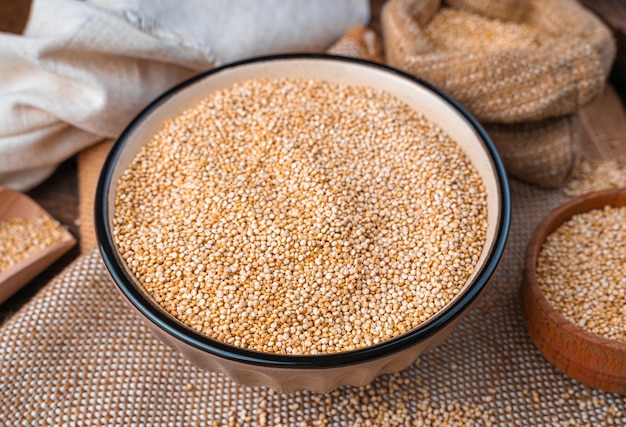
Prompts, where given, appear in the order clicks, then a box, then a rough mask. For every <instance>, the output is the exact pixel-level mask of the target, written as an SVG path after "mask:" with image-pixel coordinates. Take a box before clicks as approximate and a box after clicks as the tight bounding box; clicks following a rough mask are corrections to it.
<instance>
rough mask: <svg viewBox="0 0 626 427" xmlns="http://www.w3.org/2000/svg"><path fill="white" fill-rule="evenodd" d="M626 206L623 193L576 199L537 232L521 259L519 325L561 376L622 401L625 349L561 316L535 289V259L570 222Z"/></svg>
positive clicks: (552, 214)
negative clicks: (578, 216)
mask: <svg viewBox="0 0 626 427" xmlns="http://www.w3.org/2000/svg"><path fill="white" fill-rule="evenodd" d="M607 205H608V206H613V207H620V206H626V188H623V189H618V190H607V191H601V192H595V193H590V194H585V195H583V196H580V197H576V198H574V199H572V200H570V201H569V202H567V203H565V204H563V205H561V206H559V207H558V208H556V209H555V210H553V211H552V212H550V213H549V214H548V215H547V216H546V218H545V219H544V220H543V221H542V222H541V223H540V224H539V225H538V226H537V228H536V229H535V231H534V233H533V235H532V238H531V240H530V242H529V244H528V248H527V250H526V258H525V271H524V283H523V286H522V308H523V316H524V323H525V325H526V329H527V330H528V333H529V334H530V337H531V338H532V340H533V341H534V343H535V345H536V346H537V348H539V350H540V351H541V353H543V355H544V356H545V358H546V359H548V360H549V361H550V362H551V363H552V364H553V365H554V366H556V367H557V368H558V369H559V370H561V371H562V372H564V373H565V374H566V375H568V376H570V377H572V378H574V379H576V380H578V381H580V382H582V383H584V384H586V385H588V386H590V387H594V388H599V389H602V390H605V391H608V392H613V393H620V394H625V395H626V343H624V342H620V341H615V340H610V339H607V338H604V337H601V336H599V335H596V334H593V333H591V332H588V331H586V330H584V329H582V328H581V327H579V326H578V325H576V324H574V323H573V322H571V321H570V320H568V319H566V318H565V317H564V316H563V315H561V314H560V313H559V312H558V311H557V310H556V309H555V308H554V307H553V306H552V305H551V304H550V303H549V302H548V300H547V299H546V297H545V296H544V294H543V292H542V291H541V289H540V288H539V284H538V283H537V275H536V270H535V268H536V265H537V257H538V255H539V251H540V249H541V246H542V245H543V243H544V241H545V239H546V237H547V236H548V235H549V234H550V233H552V232H553V231H554V230H556V229H557V228H558V227H559V226H560V225H561V224H562V223H563V222H565V221H567V220H568V219H570V218H571V217H572V216H574V215H576V214H579V213H582V212H586V211H590V210H593V209H599V208H602V207H604V206H607Z"/></svg>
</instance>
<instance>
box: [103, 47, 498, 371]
mask: <svg viewBox="0 0 626 427" xmlns="http://www.w3.org/2000/svg"><path fill="white" fill-rule="evenodd" d="M256 61H260V63H261V65H264V64H263V61H268V62H267V64H273V62H274V61H285V62H286V63H287V64H289V63H290V61H293V62H294V63H299V61H302V62H304V63H306V62H307V61H316V62H317V61H320V64H321V65H322V66H323V67H325V66H329V67H330V68H329V69H331V74H330V77H328V76H322V77H320V78H317V77H316V72H313V71H310V69H309V68H307V70H309V71H305V72H300V73H298V72H296V73H295V74H294V75H291V74H289V73H286V74H285V75H280V74H281V73H280V72H278V73H276V72H274V71H269V72H265V75H263V72H262V73H261V75H260V76H257V75H256V73H251V74H250V75H247V74H246V73H243V74H246V76H245V78H244V77H243V76H239V75H237V76H236V77H235V78H225V80H226V82H221V83H220V84H218V85H217V86H215V87H212V88H210V90H207V91H206V92H205V95H204V96H198V95H197V94H194V95H193V96H192V97H191V98H193V99H194V102H190V101H189V100H188V99H186V100H185V101H184V102H180V103H179V104H180V105H177V106H176V107H175V108H173V109H172V111H169V112H167V113H162V114H161V115H160V116H159V114H158V113H160V112H161V110H163V109H164V108H163V107H164V106H167V105H174V104H177V97H179V99H182V97H181V96H180V95H179V94H178V90H180V89H175V90H174V91H173V92H172V93H171V94H169V95H167V94H166V95H165V96H164V98H163V99H161V100H157V101H156V102H155V104H154V105H153V106H152V107H149V108H148V109H147V110H146V111H145V112H144V113H142V115H140V116H139V118H138V119H136V121H135V122H134V123H131V125H130V126H129V128H128V129H127V131H126V135H124V134H123V135H122V137H120V139H119V140H118V142H117V143H116V145H117V147H114V149H113V150H112V153H111V154H110V155H109V159H108V160H107V164H105V168H104V172H103V175H102V176H101V180H100V183H99V189H98V193H99V194H98V196H97V199H96V202H97V206H96V208H97V209H96V210H97V214H96V215H97V218H96V223H97V229H98V230H97V231H98V233H99V239H100V241H101V251H102V252H103V255H104V258H105V262H106V263H107V267H108V268H109V270H110V271H111V273H112V275H113V277H114V279H115V281H116V283H117V284H118V286H120V289H121V290H122V291H123V292H124V293H125V295H126V296H127V297H129V299H130V300H131V302H132V303H133V305H135V307H136V308H138V309H139V311H140V312H141V313H142V314H144V315H145V316H146V317H147V318H148V319H149V320H150V321H151V322H152V323H153V324H156V325H157V326H158V328H160V329H161V330H165V331H166V332H168V333H169V334H171V335H172V336H174V337H175V339H176V340H181V341H183V342H185V344H188V345H191V346H192V347H194V348H195V349H200V350H202V351H206V352H209V353H213V354H214V355H217V356H219V357H225V358H226V359H229V360H230V359H231V358H232V359H233V360H235V361H240V362H245V363H249V362H250V363H255V364H259V365H263V366H265V364H268V366H270V367H271V366H276V365H278V366H281V367H282V366H291V367H297V368H305V367H308V368H322V367H333V366H339V365H349V364H353V363H360V362H365V361H368V360H370V359H377V358H378V359H380V358H381V357H383V356H384V357H386V356H388V355H390V354H392V353H394V352H395V351H398V350H408V348H409V347H410V346H411V345H414V344H415V342H417V341H423V344H424V347H425V342H426V341H428V340H429V339H430V340H432V339H435V338H436V337H437V335H438V334H442V335H441V336H442V337H443V335H447V334H449V332H450V330H451V328H452V326H451V325H452V324H454V325H456V323H457V322H458V320H459V319H460V315H461V314H462V312H463V311H464V310H465V309H466V308H467V307H468V306H469V305H470V304H471V303H472V302H474V300H475V299H476V298H477V297H478V295H479V294H480V293H481V292H482V290H483V289H484V287H485V285H486V283H487V282H488V279H489V277H490V276H491V275H492V274H493V271H494V270H495V266H496V265H497V263H498V261H499V258H500V256H501V253H502V250H503V248H504V242H505V241H506V237H507V234H508V225H509V221H510V212H509V210H510V205H509V204H510V201H509V196H508V186H507V184H506V176H505V174H504V170H503V168H502V165H501V162H500V161H499V158H498V157H497V153H496V152H495V149H494V148H493V145H492V144H491V142H490V141H489V140H488V137H487V136H486V135H485V134H484V131H482V129H480V127H479V125H478V124H477V123H476V122H475V121H473V119H471V117H469V115H468V114H467V113H466V112H464V111H463V110H462V109H461V108H460V107H459V106H458V105H456V104H454V103H453V101H451V100H449V99H447V98H445V102H443V103H442V105H444V107H443V108H441V107H439V106H437V105H435V106H434V107H432V108H433V111H434V112H432V111H431V112H428V114H423V113H422V112H420V111H419V110H418V109H416V107H415V106H414V105H410V103H411V102H406V101H405V100H403V99H401V98H402V87H401V86H402V85H405V84H408V85H415V86H417V85H416V83H415V82H416V80H415V79H414V78H412V77H409V76H406V75H403V74H401V73H399V72H396V71H395V70H394V71H393V73H398V74H399V75H398V76H394V77H393V78H394V79H397V80H398V82H399V83H398V84H399V85H400V86H399V89H398V88H396V89H394V90H395V93H393V91H392V93H390V92H388V91H386V90H385V89H384V85H383V86H382V87H377V85H376V84H374V85H369V84H367V82H361V83H359V82H358V78H357V81H356V82H354V83H352V81H351V79H350V78H334V77H333V73H335V71H333V70H332V68H333V67H337V66H340V67H343V66H345V64H348V66H350V67H351V66H353V65H354V66H355V67H356V68H357V69H359V70H360V69H361V67H363V69H364V70H367V72H373V73H383V74H385V73H390V74H391V72H390V71H389V70H391V69H388V68H387V67H384V66H380V65H373V64H370V63H366V62H363V61H358V60H349V59H345V58H342V59H337V58H331V57H325V56H306V55H305V56H287V57H277V58H274V59H272V58H270V59H265V60H264V59H260V60H258V59H257V60H253V61H250V62H243V63H241V64H240V65H234V66H233V69H232V70H228V69H226V72H229V71H230V72H232V73H237V72H238V71H239V69H240V68H244V69H245V67H247V66H256V65H259V63H257V62H256ZM337 64H339V65H337ZM318 65H319V64H318ZM259 66H260V65H259ZM298 74H300V75H298ZM322 74H323V72H322ZM225 75H228V74H225ZM211 77H212V75H211V72H209V74H208V75H207V76H205V78H206V79H207V81H208V80H210V78H211ZM217 77H219V70H218V76H217ZM202 78H203V77H200V80H199V81H200V82H201V83H202ZM368 78H369V77H368ZM405 79H409V80H408V81H407V82H405V81H404V80H405ZM186 85H191V86H193V82H188V83H186ZM372 86H373V87H372ZM182 89H183V90H184V89H185V85H183V86H182ZM423 90H425V91H433V92H434V95H433V94H430V95H429V96H430V97H439V96H443V95H442V94H440V93H439V92H436V90H435V89H433V88H430V87H426V86H425V89H423ZM187 93H189V91H188V92H187ZM425 93H426V92H425ZM398 94H399V95H400V96H398ZM419 102H422V101H421V100H420V101H419ZM437 102H441V101H437ZM446 103H451V105H452V106H453V107H452V108H454V109H458V110H459V111H460V113H454V114H457V115H458V117H455V118H454V119H453V120H456V121H460V122H463V123H465V121H468V122H469V123H468V124H467V125H465V124H464V126H467V128H468V129H464V130H463V132H469V135H470V136H471V137H472V138H473V139H477V140H479V141H484V145H481V146H480V147H477V148H476V149H474V148H473V147H470V150H469V151H468V147H467V143H466V144H465V145H466V146H462V144H458V143H457V140H456V139H455V138H454V137H453V136H452V135H450V134H449V133H448V132H446V131H445V130H444V129H442V126H440V124H441V123H436V120H435V121H434V120H431V119H430V118H429V117H428V115H430V116H433V117H436V118H437V120H440V119H439V116H440V115H441V116H442V117H446V115H447V114H449V113H448V112H447V111H446V109H447V108H450V107H449V106H448V105H447V104H446ZM438 108H440V110H437V109H438ZM160 118H162V119H160ZM147 122H150V123H149V124H146V123H147ZM443 126H444V127H445V126H450V125H448V124H446V123H445V122H444V124H443ZM455 132H456V131H455V130H454V129H453V133H455ZM138 134H140V135H141V138H138V137H137V136H136V135H138ZM458 135H465V134H463V133H457V136H458ZM116 148H117V149H116ZM492 156H493V157H492ZM476 159H478V161H477V160H476ZM477 164H478V166H477ZM485 169H489V170H488V171H487V172H485ZM484 177H486V179H487V182H485V181H484ZM98 203H101V205H100V206H99V205H98ZM98 208H100V209H98ZM98 212H101V215H100V214H99V213H98ZM152 326H154V325H152ZM153 329H154V328H153ZM444 330H445V333H443V332H442V331H444ZM441 339H443V338H437V339H436V341H440V340H441ZM421 351H423V350H421ZM411 357H413V356H411ZM381 360H382V359H381ZM407 360H408V359H407ZM413 360H414V357H413ZM381 363H382V362H381ZM403 363H404V362H403ZM409 363H410V362H409ZM394 369H395V368H394ZM395 370H397V369H395ZM363 381H365V380H362V379H360V380H359V382H361V383H362V382H363ZM244 382H245V381H244ZM347 383H354V381H348V382H347Z"/></svg>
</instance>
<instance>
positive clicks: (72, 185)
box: [0, 0, 626, 324]
mask: <svg viewBox="0 0 626 427" xmlns="http://www.w3.org/2000/svg"><path fill="white" fill-rule="evenodd" d="M622 1H623V0H604V1H600V0H583V1H582V2H583V3H585V4H586V5H587V6H588V7H589V8H590V9H592V10H593V11H594V12H596V13H598V14H599V15H600V16H601V17H607V18H606V21H607V23H608V24H609V25H610V26H611V27H612V28H613V29H614V31H615V35H616V40H617V42H618V48H619V49H620V50H619V53H618V59H617V60H616V65H615V68H614V70H613V73H612V76H611V79H612V81H613V83H614V84H615V85H616V88H617V89H618V92H619V94H620V96H621V98H622V100H623V101H624V102H625V103H626V66H625V63H626V54H625V53H626V49H625V48H626V44H625V43H624V40H626V37H624V35H625V34H626V5H625V4H624V3H622ZM383 3H384V0H371V5H372V27H373V28H374V29H375V30H379V28H380V27H379V19H378V17H379V13H380V7H381V5H382V4H383ZM29 6H30V0H0V31H5V32H12V33H19V32H20V31H22V29H23V26H24V24H25V22H26V19H27V17H28V10H29ZM27 194H28V195H29V196H31V197H32V198H33V199H35V200H36V201H37V202H38V203H40V204H41V206H43V208H44V209H46V210H47V211H48V212H50V213H51V214H52V215H53V216H54V217H55V218H57V219H58V220H59V221H60V222H61V223H63V224H64V225H66V226H67V227H68V229H69V230H70V232H71V233H72V234H74V236H76V237H80V226H79V224H78V222H77V221H78V202H79V200H78V179H77V167H76V159H75V158H72V159H69V160H67V161H65V162H64V163H62V164H61V165H60V166H59V168H58V169H57V170H56V172H55V173H54V174H53V175H52V176H51V177H50V178H49V179H47V180H46V181H45V182H44V183H42V184H41V185H39V186H38V187H36V188H34V189H32V190H31V191H29V192H28V193H27ZM79 253H80V247H79V246H76V247H74V248H73V249H72V250H71V251H70V252H68V253H67V254H65V255H64V256H63V257H62V258H61V259H60V260H58V261H57V262H56V263H55V264H54V265H52V266H51V267H50V268H48V269H47V270H46V271H44V272H43V273H41V274H40V275H39V276H38V277H37V278H35V279H34V280H33V281H32V282H31V283H29V284H28V285H26V286H25V287H24V288H22V289H21V290H20V291H19V292H17V293H16V294H15V295H14V296H13V297H11V298H10V299H9V300H7V301H6V302H5V303H4V304H2V305H0V324H2V323H3V322H4V321H5V320H6V319H8V318H9V317H10V316H11V315H12V314H13V313H15V312H16V311H17V310H18V309H19V308H20V307H21V306H23V305H24V304H25V303H26V302H28V300H30V298H31V297H32V296H33V295H35V294H36V293H37V292H38V291H39V290H40V289H41V288H42V287H43V286H44V285H45V284H46V283H47V282H48V281H49V280H50V279H52V278H53V277H55V276H56V275H57V274H59V273H60V272H61V271H62V270H63V269H64V268H65V267H67V266H68V265H69V264H70V263H71V262H72V261H73V260H74V259H76V257H77V256H78V255H79Z"/></svg>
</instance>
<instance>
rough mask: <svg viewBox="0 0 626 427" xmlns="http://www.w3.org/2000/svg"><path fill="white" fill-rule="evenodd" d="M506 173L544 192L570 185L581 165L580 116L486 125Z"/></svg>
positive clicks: (571, 115)
mask: <svg viewBox="0 0 626 427" xmlns="http://www.w3.org/2000/svg"><path fill="white" fill-rule="evenodd" d="M485 130H486V131H487V133H488V134H489V136H491V139H492V140H493V142H494V144H495V145H496V148H497V149H498V152H499V153H500V157H502V162H503V163H504V166H505V167H506V169H507V172H508V173H509V174H510V175H512V176H514V177H516V178H518V179H521V180H522V181H524V182H528V183H530V184H534V185H536V186H538V187H541V188H556V187H560V186H562V185H563V184H565V183H566V182H567V180H568V179H569V178H570V176H571V175H572V171H573V170H574V168H575V167H576V165H577V163H578V158H579V157H580V156H579V146H580V141H579V139H580V122H579V119H578V114H577V113H576V114H570V115H567V116H565V117H562V118H556V119H547V120H541V121H538V122H528V123H520V124H516V125H505V124H495V123H492V124H487V125H485Z"/></svg>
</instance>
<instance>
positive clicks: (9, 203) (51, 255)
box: [0, 187, 76, 304]
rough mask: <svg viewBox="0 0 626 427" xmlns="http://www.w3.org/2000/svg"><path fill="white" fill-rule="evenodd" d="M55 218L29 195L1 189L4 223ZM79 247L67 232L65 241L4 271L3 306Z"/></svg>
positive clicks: (0, 208) (1, 277)
mask: <svg viewBox="0 0 626 427" xmlns="http://www.w3.org/2000/svg"><path fill="white" fill-rule="evenodd" d="M33 217H46V218H51V216H50V214H49V213H48V212H46V211H45V210H44V209H43V208H42V207H41V206H39V205H38V204H37V203H35V201H33V200H32V199H31V198H30V197H28V196H26V195H25V194H22V193H18V192H16V191H12V190H9V189H8V188H2V187H0V221H8V220H11V219H13V218H33ZM75 244H76V239H74V236H72V234H71V233H70V232H69V231H67V230H64V231H63V236H62V237H61V239H60V240H59V241H58V242H56V243H54V244H52V245H50V246H47V247H45V248H44V249H42V250H40V251H39V252H37V253H35V254H33V255H31V256H29V257H28V258H26V259H23V260H22V261H20V262H18V263H17V264H15V265H13V266H12V267H11V268H9V269H8V270H5V271H2V272H0V304H2V303H3V302H4V301H6V300H7V299H8V298H9V297H10V296H11V295H13V294H14V293H15V292H17V291H18V290H19V289H20V288H21V287H22V286H24V285H25V284H26V283H28V282H30V281H31V280H32V279H33V278H34V277H35V276H37V275H38V274H39V273H41V272H42V271H43V270H45V269H46V267H48V266H49V265H50V264H52V263H53V262H54V261H56V260H57V259H59V258H60V257H61V256H62V255H63V254H64V253H66V252H67V251H69V250H70V249H71V248H72V247H73V246H74V245H75Z"/></svg>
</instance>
